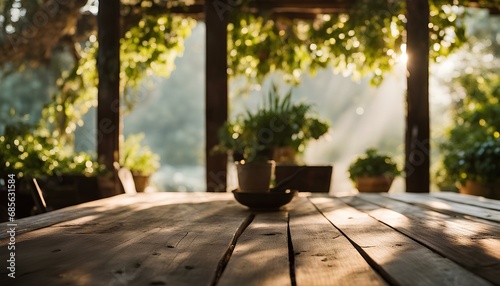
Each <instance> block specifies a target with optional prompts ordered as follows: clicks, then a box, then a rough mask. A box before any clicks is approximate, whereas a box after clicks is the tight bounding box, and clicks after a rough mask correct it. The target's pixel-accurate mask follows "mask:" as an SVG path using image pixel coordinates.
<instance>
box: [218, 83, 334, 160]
mask: <svg viewBox="0 0 500 286" xmlns="http://www.w3.org/2000/svg"><path fill="white" fill-rule="evenodd" d="M312 107H313V106H312V105H310V104H307V103H305V102H299V103H292V99H291V91H289V92H288V93H287V94H286V95H285V96H284V97H280V95H279V93H278V90H277V86H276V85H274V86H273V87H272V88H271V89H270V90H269V94H268V95H267V101H266V100H265V101H264V104H263V105H262V106H259V107H258V109H257V111H255V112H251V111H250V110H247V111H246V112H245V113H244V114H241V115H239V116H237V117H236V119H235V120H233V121H227V122H226V123H225V125H224V126H222V127H221V129H219V132H218V137H219V143H220V144H219V145H218V146H216V150H218V151H223V152H225V151H233V152H236V153H240V154H242V155H243V157H244V158H245V159H246V160H249V161H254V160H267V159H269V158H270V157H271V155H270V154H272V151H273V148H275V147H285V146H288V147H293V148H294V149H295V151H297V152H302V151H303V150H304V148H305V144H306V143H307V142H308V141H310V140H313V139H318V138H319V137H321V136H322V135H323V134H325V133H326V132H328V128H329V124H328V123H327V122H326V121H324V120H321V119H319V118H318V116H317V115H316V114H315V113H314V112H313V111H312Z"/></svg>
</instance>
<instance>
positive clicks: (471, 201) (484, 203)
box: [430, 192, 500, 211]
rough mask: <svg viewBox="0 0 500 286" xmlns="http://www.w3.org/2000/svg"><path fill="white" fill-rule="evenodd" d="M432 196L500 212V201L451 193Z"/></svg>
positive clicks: (432, 194) (433, 194)
mask: <svg viewBox="0 0 500 286" xmlns="http://www.w3.org/2000/svg"><path fill="white" fill-rule="evenodd" d="M430 195H431V196H433V197H437V198H440V199H443V200H447V201H452V202H457V203H462V204H466V205H472V206H477V207H481V208H486V209H492V210H497V211H500V201H499V200H492V199H487V198H483V197H478V196H471V195H465V194H459V193H451V192H439V193H431V194H430Z"/></svg>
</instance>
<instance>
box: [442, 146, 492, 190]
mask: <svg viewBox="0 0 500 286" xmlns="http://www.w3.org/2000/svg"><path fill="white" fill-rule="evenodd" d="M448 167H453V168H452V169H451V170H452V171H453V173H456V174H458V175H459V181H461V182H464V181H477V182H482V183H494V182H496V181H498V180H500V139H494V138H493V139H490V140H487V141H483V142H476V143H474V144H472V146H470V147H469V148H467V149H465V150H462V151H461V152H458V154H457V155H456V161H455V164H454V165H453V166H452V165H451V164H448Z"/></svg>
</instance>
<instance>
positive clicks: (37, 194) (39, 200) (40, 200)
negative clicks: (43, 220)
mask: <svg viewBox="0 0 500 286" xmlns="http://www.w3.org/2000/svg"><path fill="white" fill-rule="evenodd" d="M33 184H34V185H35V188H34V189H31V196H32V197H33V201H34V202H35V207H36V213H46V212H47V211H48V209H47V204H46V203H45V198H44V197H43V192H42V189H41V188H40V186H39V185H38V182H37V180H36V179H35V178H33Z"/></svg>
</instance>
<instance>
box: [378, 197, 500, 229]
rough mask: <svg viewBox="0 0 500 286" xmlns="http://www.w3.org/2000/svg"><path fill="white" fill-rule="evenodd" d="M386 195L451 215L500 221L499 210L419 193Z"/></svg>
mask: <svg viewBox="0 0 500 286" xmlns="http://www.w3.org/2000/svg"><path fill="white" fill-rule="evenodd" d="M386 195H387V196H390V197H391V198H392V199H395V200H399V201H402V202H406V203H410V204H414V205H418V206H421V207H425V208H428V209H432V210H435V211H437V212H442V213H446V214H450V215H460V216H464V215H466V216H472V217H476V218H480V219H484V220H489V221H493V222H497V223H498V222H500V211H497V210H492V209H485V208H482V207H477V206H471V205H465V204H462V203H455V202H450V201H445V200H442V199H439V198H434V197H431V196H428V195H424V196H423V195H419V194H409V193H403V194H386Z"/></svg>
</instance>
